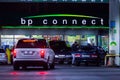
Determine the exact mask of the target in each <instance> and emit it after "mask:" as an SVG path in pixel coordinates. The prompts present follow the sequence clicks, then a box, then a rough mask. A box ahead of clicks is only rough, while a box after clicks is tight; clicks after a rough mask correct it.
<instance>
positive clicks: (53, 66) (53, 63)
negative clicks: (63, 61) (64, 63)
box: [50, 61, 55, 69]
mask: <svg viewBox="0 0 120 80" xmlns="http://www.w3.org/2000/svg"><path fill="white" fill-rule="evenodd" d="M54 68H55V61H53V62H52V64H51V65H50V69H54Z"/></svg>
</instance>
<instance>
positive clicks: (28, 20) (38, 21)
mask: <svg viewBox="0 0 120 80" xmlns="http://www.w3.org/2000/svg"><path fill="white" fill-rule="evenodd" d="M20 22H21V25H27V26H31V25H36V26H38V25H52V26H55V25H59V26H64V25H68V26H71V25H72V26H73V25H76V26H86V25H91V26H95V25H96V26H97V25H99V26H103V25H104V20H103V19H102V18H98V17H94V16H86V15H73V14H49V15H38V16H29V17H25V18H21V19H20Z"/></svg>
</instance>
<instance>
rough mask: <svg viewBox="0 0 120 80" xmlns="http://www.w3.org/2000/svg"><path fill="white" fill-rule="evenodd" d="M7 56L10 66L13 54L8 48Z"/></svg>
mask: <svg viewBox="0 0 120 80" xmlns="http://www.w3.org/2000/svg"><path fill="white" fill-rule="evenodd" d="M6 54H7V57H8V64H11V52H10V49H9V48H6Z"/></svg>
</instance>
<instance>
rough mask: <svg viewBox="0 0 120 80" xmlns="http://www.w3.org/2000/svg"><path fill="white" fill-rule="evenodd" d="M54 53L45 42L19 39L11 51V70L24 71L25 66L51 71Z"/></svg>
mask: <svg viewBox="0 0 120 80" xmlns="http://www.w3.org/2000/svg"><path fill="white" fill-rule="evenodd" d="M54 59H55V53H54V51H53V50H52V49H50V48H49V47H48V46H47V44H46V43H45V40H38V39H20V40H19V41H18V42H17V44H16V47H15V48H14V50H13V68H14V70H19V69H20V67H22V68H23V69H26V68H27V66H43V67H44V69H46V70H47V69H49V68H51V69H53V68H54V66H55V64H54Z"/></svg>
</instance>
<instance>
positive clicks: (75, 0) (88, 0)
mask: <svg viewBox="0 0 120 80" xmlns="http://www.w3.org/2000/svg"><path fill="white" fill-rule="evenodd" d="M0 2H63V3H64V2H68V3H69V2H70V3H71V2H72V3H109V0H0Z"/></svg>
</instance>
